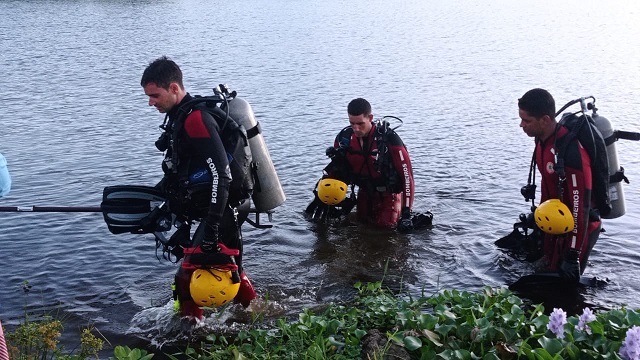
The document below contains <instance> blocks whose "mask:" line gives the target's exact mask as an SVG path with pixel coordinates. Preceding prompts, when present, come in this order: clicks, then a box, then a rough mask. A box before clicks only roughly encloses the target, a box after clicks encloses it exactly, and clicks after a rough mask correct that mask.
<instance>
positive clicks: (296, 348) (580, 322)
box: [172, 282, 640, 360]
mask: <svg viewBox="0 0 640 360" xmlns="http://www.w3.org/2000/svg"><path fill="white" fill-rule="evenodd" d="M355 288H356V289H357V291H358V293H357V296H356V298H355V299H354V300H353V302H351V303H350V304H349V305H345V304H331V305H330V306H328V307H327V308H326V309H325V310H324V311H323V312H322V313H320V314H315V313H313V312H312V311H311V310H304V311H303V312H302V313H301V314H299V316H298V318H297V319H296V320H286V319H281V320H279V321H277V322H276V323H275V325H274V326H270V327H269V326H265V327H263V328H261V327H259V324H254V325H256V326H258V327H254V328H253V329H251V330H243V331H240V332H239V333H238V334H237V336H235V337H234V338H228V337H217V336H215V335H210V336H209V337H207V338H206V339H205V340H203V341H202V342H201V343H200V344H199V345H198V347H197V349H196V348H195V347H188V348H187V349H186V351H185V352H184V353H180V354H174V355H173V357H172V358H173V359H178V358H177V357H175V356H181V355H182V356H184V355H187V356H188V358H190V359H202V360H208V359H227V358H229V359H338V360H341V359H361V358H365V359H386V358H388V357H387V356H390V355H389V354H390V353H391V352H396V353H397V350H398V349H401V350H402V351H403V352H404V354H406V355H405V356H406V357H405V358H411V359H518V358H520V359H539V360H551V359H602V358H609V359H620V358H621V357H620V355H621V354H635V351H640V344H639V345H637V347H635V346H636V342H637V341H636V338H638V339H640V327H636V328H634V329H637V330H633V331H630V329H632V328H633V326H634V325H640V316H639V315H638V313H637V312H636V311H634V310H629V309H625V308H622V309H615V310H610V311H606V312H601V313H598V314H594V313H593V312H592V311H591V310H590V309H585V311H584V312H583V314H582V315H580V316H579V317H576V316H566V313H564V311H562V310H561V309H556V311H555V312H554V313H552V316H551V318H552V319H551V322H550V317H549V316H548V315H546V314H545V312H544V307H543V306H542V305H533V306H531V305H526V304H525V303H523V301H522V300H521V299H520V298H518V297H517V296H515V295H514V294H513V293H511V292H510V291H509V290H507V289H505V288H488V287H487V288H485V289H483V290H482V291H481V292H477V293H472V292H466V291H457V290H444V291H441V292H440V293H438V294H435V295H433V296H430V297H424V296H421V297H419V298H416V299H413V298H412V297H410V296H408V295H407V296H402V294H396V293H393V292H391V291H390V290H388V289H385V288H384V287H383V286H382V283H381V282H376V283H368V284H362V283H357V284H355ZM553 314H555V315H553ZM374 331H377V332H379V333H382V334H384V336H385V337H386V341H383V343H382V345H380V346H378V347H375V348H364V347H363V344H364V343H365V342H366V341H364V340H365V338H366V337H368V336H370V335H371V334H372V333H373V332H374ZM628 332H629V334H630V335H627V333H628ZM625 337H627V339H628V340H625V341H626V343H625V344H627V345H626V346H627V347H626V348H623V349H622V350H621V345H622V344H623V340H624V339H625ZM394 356H395V355H394ZM625 358H630V357H625Z"/></svg>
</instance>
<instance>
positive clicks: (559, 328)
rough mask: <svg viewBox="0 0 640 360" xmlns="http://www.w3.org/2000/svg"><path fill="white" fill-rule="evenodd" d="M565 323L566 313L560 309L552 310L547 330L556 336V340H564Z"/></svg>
mask: <svg viewBox="0 0 640 360" xmlns="http://www.w3.org/2000/svg"><path fill="white" fill-rule="evenodd" d="M566 323H567V313H566V312H564V311H563V310H562V309H556V308H554V309H553V312H552V313H551V315H550V316H549V324H548V325H547V329H549V330H551V332H552V333H554V334H556V336H557V337H558V339H564V325H565V324H566Z"/></svg>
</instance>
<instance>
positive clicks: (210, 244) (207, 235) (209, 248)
mask: <svg viewBox="0 0 640 360" xmlns="http://www.w3.org/2000/svg"><path fill="white" fill-rule="evenodd" d="M218 238H219V235H218V225H211V224H207V223H205V227H204V237H203V239H202V244H200V247H201V248H202V251H204V252H208V253H212V252H216V251H218Z"/></svg>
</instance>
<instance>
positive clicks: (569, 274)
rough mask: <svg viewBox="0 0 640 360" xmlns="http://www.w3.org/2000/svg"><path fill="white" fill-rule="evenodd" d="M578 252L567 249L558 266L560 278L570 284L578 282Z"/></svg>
mask: <svg viewBox="0 0 640 360" xmlns="http://www.w3.org/2000/svg"><path fill="white" fill-rule="evenodd" d="M579 259H580V251H578V250H576V249H569V251H567V253H566V254H565V255H564V259H563V260H562V263H561V264H560V270H559V273H560V276H561V277H562V278H563V279H565V280H568V281H571V282H578V281H579V280H580V260H579Z"/></svg>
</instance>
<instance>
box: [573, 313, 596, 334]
mask: <svg viewBox="0 0 640 360" xmlns="http://www.w3.org/2000/svg"><path fill="white" fill-rule="evenodd" d="M595 320H596V316H595V315H594V314H593V311H591V309H589V308H588V307H586V308H584V310H582V315H580V318H579V319H578V327H577V329H578V330H580V331H584V332H586V333H587V334H589V335H591V328H590V327H589V326H588V325H587V324H588V323H590V322H592V321H595Z"/></svg>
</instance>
